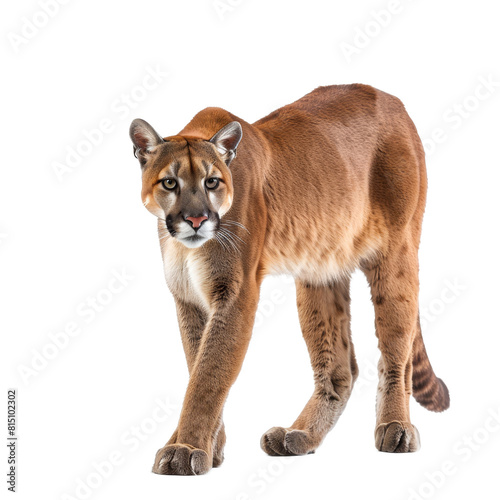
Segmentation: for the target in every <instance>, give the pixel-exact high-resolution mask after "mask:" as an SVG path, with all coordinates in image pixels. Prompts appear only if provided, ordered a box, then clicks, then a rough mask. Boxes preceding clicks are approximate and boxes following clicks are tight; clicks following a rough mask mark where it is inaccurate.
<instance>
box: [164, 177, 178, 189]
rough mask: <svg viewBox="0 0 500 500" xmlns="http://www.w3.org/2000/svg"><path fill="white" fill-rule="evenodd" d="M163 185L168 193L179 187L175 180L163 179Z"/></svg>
mask: <svg viewBox="0 0 500 500" xmlns="http://www.w3.org/2000/svg"><path fill="white" fill-rule="evenodd" d="M161 183H162V185H163V187H164V188H165V189H167V190H168V191H172V189H175V188H176V187H177V181H176V180H175V179H163V180H162V181H161Z"/></svg>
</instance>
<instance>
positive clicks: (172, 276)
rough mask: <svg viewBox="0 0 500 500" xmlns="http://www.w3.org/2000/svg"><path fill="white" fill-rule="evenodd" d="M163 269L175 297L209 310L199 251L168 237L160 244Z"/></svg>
mask: <svg viewBox="0 0 500 500" xmlns="http://www.w3.org/2000/svg"><path fill="white" fill-rule="evenodd" d="M162 257H163V269H164V272H165V280H166V282H167V285H168V288H169V289H170V291H171V292H172V294H173V295H174V296H175V297H178V298H179V299H181V300H184V301H185V302H189V303H192V304H196V305H198V306H200V307H203V308H204V309H206V310H207V311H208V310H209V308H210V306H209V300H208V293H207V273H206V266H205V264H204V261H203V258H202V256H201V252H199V251H198V249H196V248H186V247H184V245H182V244H181V243H178V242H177V241H175V240H173V239H171V238H168V239H167V240H166V241H165V242H164V243H163V244H162Z"/></svg>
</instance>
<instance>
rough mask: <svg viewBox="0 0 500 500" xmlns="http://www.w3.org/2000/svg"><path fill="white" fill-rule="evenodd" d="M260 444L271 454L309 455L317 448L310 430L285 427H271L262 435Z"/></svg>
mask: <svg viewBox="0 0 500 500" xmlns="http://www.w3.org/2000/svg"><path fill="white" fill-rule="evenodd" d="M260 446H261V448H262V449H263V450H264V451H265V452H266V453H267V454H268V455H271V456H278V455H283V456H291V455H307V454H308V453H314V450H315V449H316V446H315V445H314V444H313V442H312V439H311V437H310V435H309V433H308V432H306V431H301V430H297V429H285V428H283V427H273V428H272V429H269V430H268V431H267V432H266V433H265V434H264V435H263V436H262V438H261V440H260Z"/></svg>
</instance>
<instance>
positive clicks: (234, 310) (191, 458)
mask: <svg viewBox="0 0 500 500" xmlns="http://www.w3.org/2000/svg"><path fill="white" fill-rule="evenodd" d="M214 289H215V290H217V293H216V294H214V300H213V304H212V310H211V312H210V314H209V316H208V318H207V324H206V326H205V329H204V331H203V334H202V336H201V339H200V340H199V346H198V352H197V354H196V356H195V358H194V361H193V363H192V367H191V370H190V378H189V383H188V388H187V391H186V396H185V398H184V404H183V407H182V411H181V416H180V419H179V424H178V427H177V431H176V433H175V434H174V436H172V438H171V439H170V441H169V442H168V443H167V445H166V446H165V447H164V448H162V449H161V450H159V451H158V453H157V454H156V460H155V464H154V466H153V472H156V473H158V474H177V475H193V474H194V475H197V474H204V473H206V472H208V471H209V470H210V468H211V467H212V464H213V456H214V452H216V450H217V447H218V446H221V443H220V442H218V441H217V440H216V437H217V436H218V435H219V434H220V432H221V431H222V432H223V429H222V420H221V418H222V408H223V406H224V402H225V400H226V397H227V394H228V392H229V389H230V387H231V386H232V384H233V383H234V381H235V380H236V377H237V375H238V373H239V371H240V369H241V365H242V362H243V359H244V357H245V354H246V350H247V347H248V342H249V340H250V336H251V332H252V327H253V322H254V318H255V311H256V309H257V303H258V287H257V285H256V284H253V283H250V284H249V283H246V284H245V287H241V289H238V290H232V289H228V286H227V285H221V286H217V287H214ZM222 435H223V434H222ZM222 445H223V443H222Z"/></svg>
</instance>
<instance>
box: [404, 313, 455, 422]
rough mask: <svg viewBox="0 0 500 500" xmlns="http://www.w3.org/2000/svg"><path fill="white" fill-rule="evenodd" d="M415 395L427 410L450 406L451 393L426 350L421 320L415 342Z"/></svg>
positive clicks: (442, 408)
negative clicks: (434, 367)
mask: <svg viewBox="0 0 500 500" xmlns="http://www.w3.org/2000/svg"><path fill="white" fill-rule="evenodd" d="M412 385H413V390H412V392H413V397H414V398H415V399H416V400H417V401H418V402H419V403H420V404H421V405H422V406H423V407H424V408H427V410H430V411H438V412H439V411H444V410H447V409H448V408H449V407H450V393H449V392H448V388H447V387H446V385H445V383H444V382H443V381H442V380H441V379H440V378H438V377H436V374H435V373H434V370H433V369H432V366H431V363H430V361H429V358H428V357H427V352H426V350H425V345H424V339H423V338H422V330H421V329H420V321H419V322H418V326H417V335H416V337H415V340H414V342H413V379H412Z"/></svg>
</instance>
